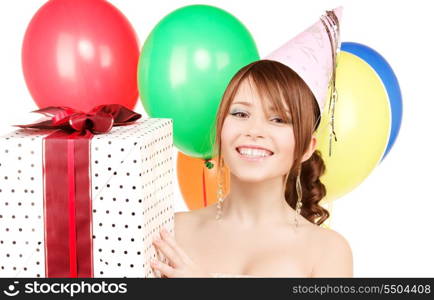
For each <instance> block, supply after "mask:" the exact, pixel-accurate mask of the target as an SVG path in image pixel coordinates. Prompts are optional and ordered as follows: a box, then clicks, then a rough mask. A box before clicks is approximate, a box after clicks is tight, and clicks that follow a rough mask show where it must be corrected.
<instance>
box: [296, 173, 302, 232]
mask: <svg viewBox="0 0 434 300" xmlns="http://www.w3.org/2000/svg"><path fill="white" fill-rule="evenodd" d="M300 174H301V167H300V169H299V171H298V175H297V180H296V182H295V188H296V190H297V204H296V205H295V216H294V222H295V227H296V228H297V227H298V224H299V223H298V218H297V216H298V215H300V214H301V206H302V205H303V203H302V202H301V199H302V196H303V193H302V189H301V182H300Z"/></svg>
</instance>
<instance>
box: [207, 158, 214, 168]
mask: <svg viewBox="0 0 434 300" xmlns="http://www.w3.org/2000/svg"><path fill="white" fill-rule="evenodd" d="M205 166H206V167H207V168H208V169H212V168H213V167H214V164H213V163H212V162H211V161H210V160H209V159H206V160H205Z"/></svg>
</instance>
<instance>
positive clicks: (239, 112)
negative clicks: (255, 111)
mask: <svg viewBox="0 0 434 300" xmlns="http://www.w3.org/2000/svg"><path fill="white" fill-rule="evenodd" d="M231 115H232V116H235V117H240V118H245V117H247V116H248V115H247V114H246V113H245V112H242V111H235V112H231Z"/></svg>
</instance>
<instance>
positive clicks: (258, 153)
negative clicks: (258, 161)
mask: <svg viewBox="0 0 434 300" xmlns="http://www.w3.org/2000/svg"><path fill="white" fill-rule="evenodd" d="M238 150H239V152H240V153H241V155H245V156H249V157H265V156H270V155H271V153H270V152H269V151H266V150H261V149H252V148H239V149H238Z"/></svg>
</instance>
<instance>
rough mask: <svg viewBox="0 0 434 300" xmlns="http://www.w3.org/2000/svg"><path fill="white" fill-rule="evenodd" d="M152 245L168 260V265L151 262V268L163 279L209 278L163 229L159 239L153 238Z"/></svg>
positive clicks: (153, 260)
mask: <svg viewBox="0 0 434 300" xmlns="http://www.w3.org/2000/svg"><path fill="white" fill-rule="evenodd" d="M153 244H154V246H155V247H156V248H157V249H158V250H161V252H163V254H164V256H165V258H167V259H168V260H169V263H168V264H167V263H164V262H162V261H160V260H158V259H152V260H151V267H152V268H153V269H154V270H157V271H159V272H160V273H161V274H162V275H163V276H164V277H168V278H176V277H211V275H210V274H208V273H207V272H206V271H205V270H203V269H202V268H201V267H200V266H199V265H197V264H196V263H194V262H193V261H192V260H191V258H190V257H189V256H188V255H187V254H186V253H185V252H184V250H183V249H181V247H180V246H179V245H178V244H177V243H176V240H175V238H174V237H173V236H172V235H171V234H170V233H169V232H168V231H167V230H165V229H164V228H163V229H162V230H161V231H160V237H158V236H157V237H155V238H154V241H153Z"/></svg>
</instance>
